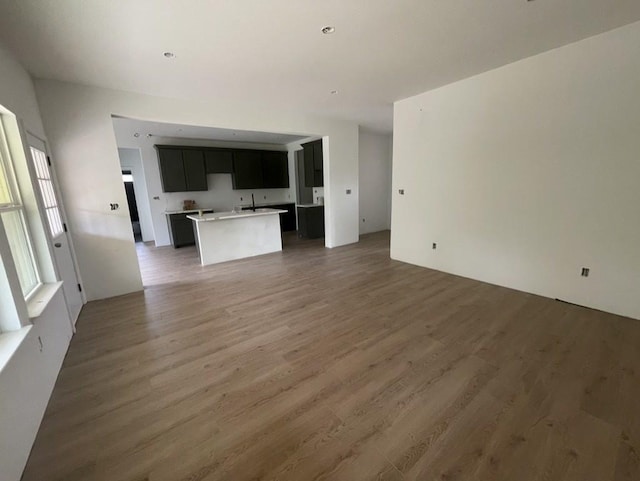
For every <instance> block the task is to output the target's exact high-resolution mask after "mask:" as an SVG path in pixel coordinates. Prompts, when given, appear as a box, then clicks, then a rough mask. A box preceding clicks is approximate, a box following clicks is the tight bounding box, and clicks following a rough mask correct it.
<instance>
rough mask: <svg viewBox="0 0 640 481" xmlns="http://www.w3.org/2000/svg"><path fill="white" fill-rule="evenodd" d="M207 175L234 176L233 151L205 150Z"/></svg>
mask: <svg viewBox="0 0 640 481" xmlns="http://www.w3.org/2000/svg"><path fill="white" fill-rule="evenodd" d="M204 160H205V166H206V169H207V174H232V173H233V152H232V151H231V150H205V152H204Z"/></svg>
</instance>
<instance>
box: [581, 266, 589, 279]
mask: <svg viewBox="0 0 640 481" xmlns="http://www.w3.org/2000/svg"><path fill="white" fill-rule="evenodd" d="M589 270H590V269H589V268H588V267H583V268H582V272H581V273H580V275H581V276H582V277H589Z"/></svg>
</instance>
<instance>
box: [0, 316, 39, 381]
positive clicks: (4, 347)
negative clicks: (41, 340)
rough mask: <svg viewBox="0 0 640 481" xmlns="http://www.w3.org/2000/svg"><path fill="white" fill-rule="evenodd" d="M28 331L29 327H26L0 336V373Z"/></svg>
mask: <svg viewBox="0 0 640 481" xmlns="http://www.w3.org/2000/svg"><path fill="white" fill-rule="evenodd" d="M30 330H31V326H26V327H23V328H22V329H20V330H18V331H10V332H3V333H2V334H0V373H1V372H2V370H3V369H4V368H5V366H6V365H7V364H8V363H9V361H10V360H11V358H12V357H13V355H14V354H15V352H16V351H17V350H18V348H19V347H20V344H22V341H24V338H25V337H27V334H29V331H30Z"/></svg>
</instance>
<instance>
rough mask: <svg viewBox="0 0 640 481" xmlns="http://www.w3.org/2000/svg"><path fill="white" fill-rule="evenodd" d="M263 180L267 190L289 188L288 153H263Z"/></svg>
mask: <svg viewBox="0 0 640 481" xmlns="http://www.w3.org/2000/svg"><path fill="white" fill-rule="evenodd" d="M262 179H263V187H264V188H265V189H279V188H288V187H289V158H288V155H287V153H286V152H266V151H265V152H263V153H262Z"/></svg>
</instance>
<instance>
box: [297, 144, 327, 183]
mask: <svg viewBox="0 0 640 481" xmlns="http://www.w3.org/2000/svg"><path fill="white" fill-rule="evenodd" d="M302 148H303V150H304V183H305V186H306V187H323V186H324V170H323V169H324V168H323V153H322V139H319V140H315V141H313V142H309V143H307V144H303V145H302Z"/></svg>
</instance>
